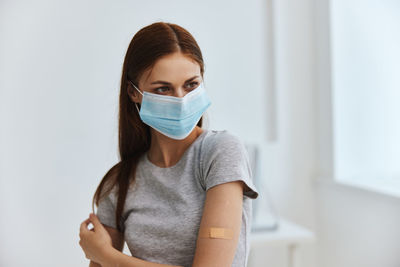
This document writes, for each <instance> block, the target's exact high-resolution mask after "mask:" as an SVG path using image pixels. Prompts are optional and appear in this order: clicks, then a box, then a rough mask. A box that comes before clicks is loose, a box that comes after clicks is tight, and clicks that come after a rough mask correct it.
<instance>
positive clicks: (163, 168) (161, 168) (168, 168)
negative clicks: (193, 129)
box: [143, 129, 208, 170]
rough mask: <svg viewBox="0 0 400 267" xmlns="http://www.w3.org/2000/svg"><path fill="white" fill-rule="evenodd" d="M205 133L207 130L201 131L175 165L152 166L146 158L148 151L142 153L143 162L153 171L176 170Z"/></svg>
mask: <svg viewBox="0 0 400 267" xmlns="http://www.w3.org/2000/svg"><path fill="white" fill-rule="evenodd" d="M207 132H208V130H207V129H203V132H202V133H201V134H200V135H199V136H197V138H196V139H195V140H194V141H193V142H192V143H191V144H190V145H189V146H188V148H186V150H185V152H183V154H182V156H181V158H180V159H179V161H178V162H177V163H175V164H174V165H172V166H169V167H160V166H157V165H155V164H154V163H153V162H151V161H150V160H149V158H148V157H147V152H148V150H147V151H146V152H145V153H144V155H143V157H144V162H145V163H146V164H147V165H149V166H150V167H152V168H155V169H160V170H171V169H174V168H176V167H178V166H179V165H181V164H182V162H183V159H184V158H185V157H186V155H187V154H188V151H189V150H190V149H192V148H193V147H194V145H195V144H196V143H197V142H199V140H200V139H202V138H203V136H204V135H205V134H206V133H207Z"/></svg>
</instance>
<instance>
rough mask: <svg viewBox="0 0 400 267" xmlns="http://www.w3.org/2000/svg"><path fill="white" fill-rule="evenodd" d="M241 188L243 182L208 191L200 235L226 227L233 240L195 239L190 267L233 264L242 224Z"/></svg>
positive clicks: (219, 186) (218, 186)
mask: <svg viewBox="0 0 400 267" xmlns="http://www.w3.org/2000/svg"><path fill="white" fill-rule="evenodd" d="M243 188H244V183H243V182H242V181H234V182H228V183H223V184H219V185H217V186H214V187H212V188H210V189H209V190H208V191H207V194H206V200H205V204H204V209H203V215H202V218H201V223H200V229H199V233H200V232H201V231H202V229H205V228H208V227H220V228H228V229H231V230H232V232H233V239H218V238H201V237H198V238H197V242H196V252H195V255H194V259H193V265H192V266H193V267H199V266H207V267H213V266H215V267H224V266H231V265H232V262H233V259H234V256H235V252H236V248H237V245H238V241H239V235H240V229H241V223H242V203H243Z"/></svg>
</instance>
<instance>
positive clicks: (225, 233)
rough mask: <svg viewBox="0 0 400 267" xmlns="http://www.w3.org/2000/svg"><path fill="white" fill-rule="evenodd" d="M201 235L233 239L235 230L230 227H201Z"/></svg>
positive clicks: (203, 236)
mask: <svg viewBox="0 0 400 267" xmlns="http://www.w3.org/2000/svg"><path fill="white" fill-rule="evenodd" d="M199 237H202V238H220V239H233V231H232V229H228V228H218V227H207V228H205V229H200V233H199Z"/></svg>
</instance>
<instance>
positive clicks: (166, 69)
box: [128, 52, 202, 103]
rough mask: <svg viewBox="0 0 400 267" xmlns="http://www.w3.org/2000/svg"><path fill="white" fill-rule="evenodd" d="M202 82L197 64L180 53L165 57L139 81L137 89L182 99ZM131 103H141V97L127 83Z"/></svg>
mask: <svg viewBox="0 0 400 267" xmlns="http://www.w3.org/2000/svg"><path fill="white" fill-rule="evenodd" d="M201 82H202V77H201V73H200V66H199V64H198V63H197V62H196V61H194V60H192V59H191V58H189V57H188V56H185V55H183V54H182V53H180V52H177V53H173V54H169V55H166V56H164V57H162V58H160V59H159V60H157V61H156V63H155V64H154V66H153V68H151V69H149V70H147V71H145V72H144V73H143V75H142V76H141V77H140V79H139V85H136V86H138V89H139V90H141V91H146V92H149V93H153V94H159V95H168V96H175V97H183V96H185V95H186V94H187V93H188V92H190V91H192V90H194V89H196V88H197V87H198V86H199V85H200V83H201ZM128 93H129V97H130V98H131V99H132V101H134V102H136V103H141V102H142V95H141V94H140V93H139V92H138V91H137V90H136V89H135V88H134V87H133V86H132V85H131V84H130V83H129V84H128Z"/></svg>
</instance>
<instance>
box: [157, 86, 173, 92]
mask: <svg viewBox="0 0 400 267" xmlns="http://www.w3.org/2000/svg"><path fill="white" fill-rule="evenodd" d="M168 90H169V87H168V86H163V87H158V88H156V89H154V91H155V92H157V93H165V92H167V91H168Z"/></svg>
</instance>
